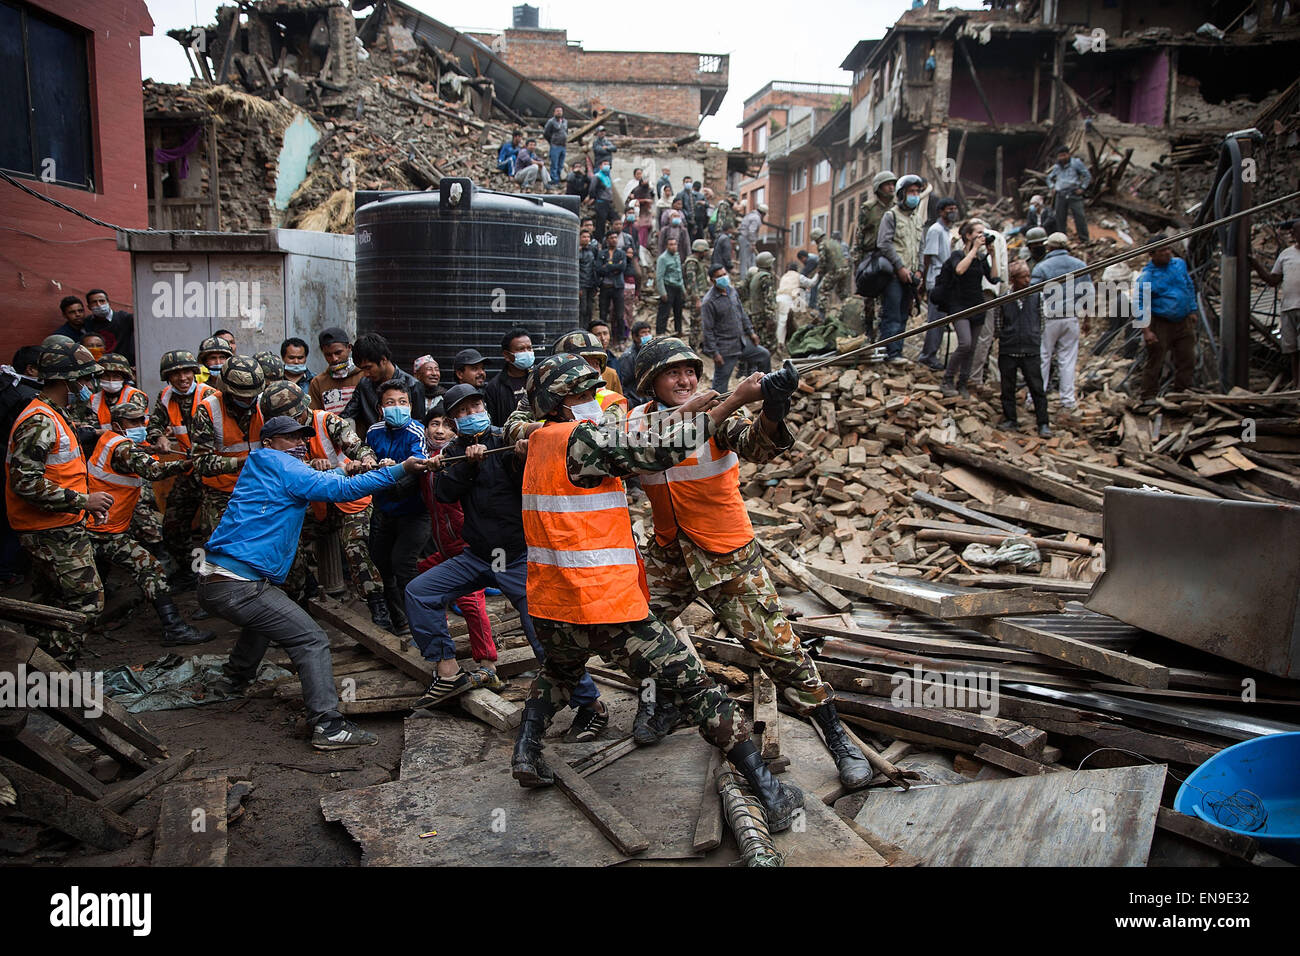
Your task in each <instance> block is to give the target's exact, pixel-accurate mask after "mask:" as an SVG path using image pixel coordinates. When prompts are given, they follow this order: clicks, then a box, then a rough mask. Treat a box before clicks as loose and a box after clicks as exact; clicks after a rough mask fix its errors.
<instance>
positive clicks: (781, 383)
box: [758, 359, 799, 422]
mask: <svg viewBox="0 0 1300 956" xmlns="http://www.w3.org/2000/svg"><path fill="white" fill-rule="evenodd" d="M758 384H759V388H761V389H762V390H763V414H764V415H766V416H767V418H768V421H773V422H779V421H781V420H782V419H784V418H785V416H786V413H787V412H789V411H790V396H791V395H793V394H794V393H795V392H796V391H797V390H798V388H799V370H798V369H797V368H795V367H794V363H793V362H791V361H790V360H789V359H786V360H785V364H783V365H782V366H781V371H779V372H768V373H767V374H766V375H764V376H763V378H762V380H761V381H760V382H759V383H758Z"/></svg>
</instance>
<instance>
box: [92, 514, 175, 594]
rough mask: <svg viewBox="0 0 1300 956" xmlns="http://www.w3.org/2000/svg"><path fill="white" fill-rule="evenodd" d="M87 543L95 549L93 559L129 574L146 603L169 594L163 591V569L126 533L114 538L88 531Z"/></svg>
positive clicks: (118, 533) (164, 576) (106, 534)
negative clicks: (113, 565)
mask: <svg viewBox="0 0 1300 956" xmlns="http://www.w3.org/2000/svg"><path fill="white" fill-rule="evenodd" d="M90 540H91V541H92V542H93V543H94V546H95V557H96V558H98V559H100V560H101V561H110V562H112V563H113V564H116V565H117V566H118V567H119V568H124V569H126V570H127V571H130V572H131V577H132V578H134V579H135V583H136V584H138V585H139V586H140V590H141V591H143V592H144V596H145V597H147V598H148V599H149V600H150V601H156V600H158V599H159V598H160V597H166V596H167V595H168V594H170V593H171V592H170V590H169V589H168V587H167V574H166V572H164V571H163V566H162V565H161V564H159V563H158V559H157V558H155V557H154V556H153V555H152V554H150V553H149V552H148V551H146V550H145V549H144V548H143V547H142V546H141V545H140V542H138V541H136V540H135V538H133V537H132V536H131V534H130V532H128V531H119V532H117V533H116V534H109V533H100V532H96V531H92V532H90Z"/></svg>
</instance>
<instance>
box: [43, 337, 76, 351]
mask: <svg viewBox="0 0 1300 956" xmlns="http://www.w3.org/2000/svg"><path fill="white" fill-rule="evenodd" d="M76 344H77V343H76V342H74V341H73V340H72V339H70V338H68V337H67V336H66V335H47V336H45V338H43V339H41V348H43V349H49V348H53V347H54V346H56V345H76Z"/></svg>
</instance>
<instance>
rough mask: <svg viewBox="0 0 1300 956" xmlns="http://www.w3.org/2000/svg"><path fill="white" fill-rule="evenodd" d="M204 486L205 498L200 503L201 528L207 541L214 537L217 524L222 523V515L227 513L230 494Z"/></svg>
mask: <svg viewBox="0 0 1300 956" xmlns="http://www.w3.org/2000/svg"><path fill="white" fill-rule="evenodd" d="M202 487H203V500H202V501H201V502H200V503H199V530H200V532H202V534H203V540H204V541H206V540H207V539H208V538H210V537H212V532H214V531H216V530H217V525H219V524H221V516H222V515H224V514H225V513H226V505H228V504H230V495H229V494H227V493H226V492H224V491H217V490H216V489H215V488H209V487H208V486H207V485H203V486H202Z"/></svg>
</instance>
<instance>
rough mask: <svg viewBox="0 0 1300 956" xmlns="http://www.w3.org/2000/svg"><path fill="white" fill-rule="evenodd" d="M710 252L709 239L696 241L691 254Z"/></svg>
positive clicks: (693, 243)
mask: <svg viewBox="0 0 1300 956" xmlns="http://www.w3.org/2000/svg"><path fill="white" fill-rule="evenodd" d="M708 251H709V240H707V239H696V240H695V241H694V242H692V243H691V252H708Z"/></svg>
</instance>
